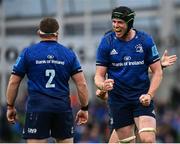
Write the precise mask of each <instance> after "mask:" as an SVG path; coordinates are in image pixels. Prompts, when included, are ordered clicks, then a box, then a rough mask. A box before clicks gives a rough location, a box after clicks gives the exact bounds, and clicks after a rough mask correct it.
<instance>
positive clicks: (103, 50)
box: [96, 37, 110, 66]
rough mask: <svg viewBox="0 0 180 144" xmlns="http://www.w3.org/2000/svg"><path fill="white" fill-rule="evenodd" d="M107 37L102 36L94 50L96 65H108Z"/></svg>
mask: <svg viewBox="0 0 180 144" xmlns="http://www.w3.org/2000/svg"><path fill="white" fill-rule="evenodd" d="M107 39H108V37H103V38H102V40H101V42H100V44H99V47H98V49H97V52H96V65H97V66H108V65H109V46H110V44H109V43H110V40H109V43H108V40H107Z"/></svg>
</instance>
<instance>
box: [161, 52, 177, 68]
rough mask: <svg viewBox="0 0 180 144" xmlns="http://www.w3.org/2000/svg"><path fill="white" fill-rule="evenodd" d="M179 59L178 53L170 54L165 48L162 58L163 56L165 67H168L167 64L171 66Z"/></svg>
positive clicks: (162, 61) (162, 63)
mask: <svg viewBox="0 0 180 144" xmlns="http://www.w3.org/2000/svg"><path fill="white" fill-rule="evenodd" d="M176 60H177V56H176V55H170V56H169V55H168V51H167V50H165V51H164V53H163V55H162V58H161V65H162V66H163V67H167V66H171V65H173V64H174V63H175V62H176Z"/></svg>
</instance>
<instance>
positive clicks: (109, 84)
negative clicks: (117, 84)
mask: <svg viewBox="0 0 180 144" xmlns="http://www.w3.org/2000/svg"><path fill="white" fill-rule="evenodd" d="M113 85H114V80H113V79H106V80H105V81H104V82H103V90H104V91H110V90H112V89H113Z"/></svg>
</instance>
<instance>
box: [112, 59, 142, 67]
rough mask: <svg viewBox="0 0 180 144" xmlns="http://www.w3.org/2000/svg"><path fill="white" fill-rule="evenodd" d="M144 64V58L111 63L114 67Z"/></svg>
mask: <svg viewBox="0 0 180 144" xmlns="http://www.w3.org/2000/svg"><path fill="white" fill-rule="evenodd" d="M143 64H144V60H142V61H132V62H130V61H126V62H121V63H112V65H113V66H116V67H122V66H135V65H143Z"/></svg>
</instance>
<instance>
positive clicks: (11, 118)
mask: <svg viewBox="0 0 180 144" xmlns="http://www.w3.org/2000/svg"><path fill="white" fill-rule="evenodd" d="M6 117H7V120H8V122H9V123H12V124H14V123H15V122H16V120H17V118H16V109H15V107H12V108H7V113H6Z"/></svg>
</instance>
